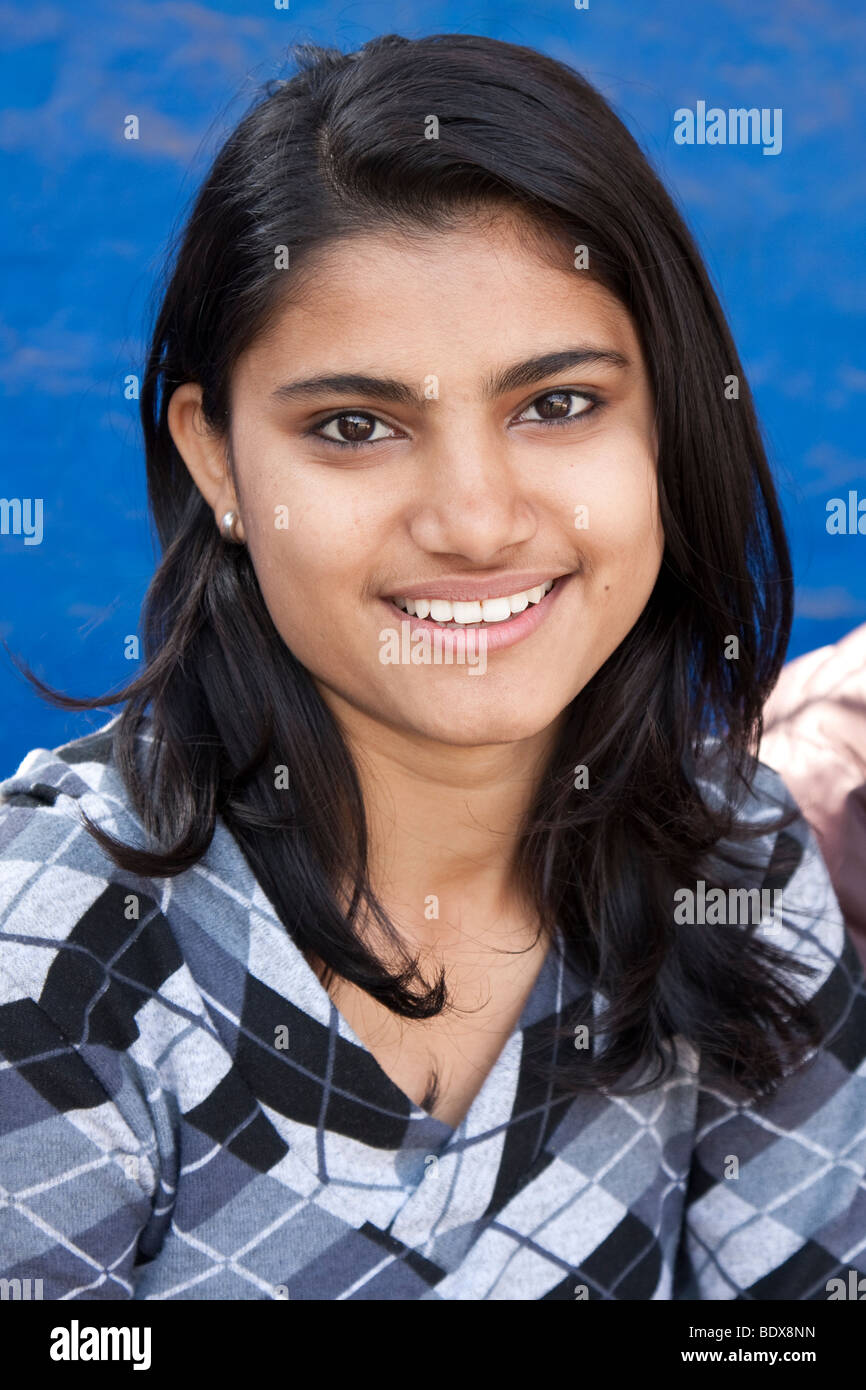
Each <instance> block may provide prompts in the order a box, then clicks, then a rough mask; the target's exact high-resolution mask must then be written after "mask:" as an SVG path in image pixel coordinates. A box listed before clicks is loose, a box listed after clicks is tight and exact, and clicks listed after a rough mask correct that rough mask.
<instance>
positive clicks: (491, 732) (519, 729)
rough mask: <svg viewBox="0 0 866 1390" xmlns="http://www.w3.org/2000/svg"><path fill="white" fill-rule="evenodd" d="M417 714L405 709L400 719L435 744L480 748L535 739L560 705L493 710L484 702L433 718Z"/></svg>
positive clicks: (445, 711) (547, 724)
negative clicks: (484, 704) (479, 705)
mask: <svg viewBox="0 0 866 1390" xmlns="http://www.w3.org/2000/svg"><path fill="white" fill-rule="evenodd" d="M419 713H420V712H419V711H418V710H417V709H413V710H411V711H406V712H405V714H404V718H403V720H402V721H401V722H402V723H403V726H404V727H405V728H407V729H409V730H411V732H412V733H414V734H416V735H418V736H419V737H421V738H429V739H435V741H436V742H437V743H445V744H449V745H450V746H451V747H454V748H481V747H484V746H489V745H490V744H502V743H520V742H523V741H524V740H526V739H531V738H535V737H537V736H538V735H539V734H541V733H543V731H544V730H545V729H546V728H548V727H549V726H550V724H551V723H552V722H553V720H554V719H556V717H557V716H558V715H559V714H560V713H561V708H560V707H556V708H554V709H551V710H548V709H546V708H545V709H543V710H542V709H540V708H537V709H533V708H523V709H517V710H515V709H501V710H497V709H495V708H492V707H491V706H490V705H487V706H485V707H482V708H480V709H479V708H473V709H471V710H467V709H460V708H458V707H455V708H453V710H452V712H451V713H450V714H448V712H447V708H444V707H443V708H441V709H440V710H439V711H437V713H436V715H435V717H434V716H432V713H431V714H430V715H428V717H426V718H424V717H421V718H419ZM425 713H426V711H425Z"/></svg>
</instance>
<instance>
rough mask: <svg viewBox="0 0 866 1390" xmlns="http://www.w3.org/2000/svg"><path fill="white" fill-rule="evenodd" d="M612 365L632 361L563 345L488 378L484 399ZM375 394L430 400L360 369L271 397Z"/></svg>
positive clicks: (401, 401)
mask: <svg viewBox="0 0 866 1390" xmlns="http://www.w3.org/2000/svg"><path fill="white" fill-rule="evenodd" d="M585 366H612V367H620V368H628V367H630V366H631V362H630V360H629V358H628V357H626V356H625V355H624V354H623V353H621V352H615V351H613V349H611V348H602V347H593V346H591V345H589V344H587V345H586V346H583V347H574V348H562V349H561V350H560V351H559V352H545V353H542V354H541V355H540V356H538V357H529V358H527V359H526V360H525V361H523V362H513V363H512V364H511V366H509V367H504V368H503V369H502V370H501V371H499V372H497V373H496V374H495V375H494V376H492V377H487V378H486V379H485V381H484V385H483V393H484V398H485V399H486V400H494V399H495V398H496V397H497V396H502V395H504V394H505V392H506V391H514V390H516V389H517V387H518V386H532V385H534V384H535V382H537V381H543V380H544V378H545V377H548V376H554V375H556V374H557V373H558V372H564V371H566V370H567V369H568V368H569V367H585ZM328 394H334V395H349V396H351V395H357V396H372V397H375V398H376V399H377V400H382V401H391V402H393V403H394V404H395V405H409V406H417V407H418V408H419V409H422V408H423V407H424V406H425V405H428V404H429V399H428V398H427V397H425V396H423V395H421V393H420V392H418V391H416V390H415V388H414V387H412V386H409V385H408V384H407V383H406V382H405V381H397V380H395V379H394V378H393V377H378V376H366V375H364V373H359V372H338V373H330V374H326V375H323V376H311V377H305V378H304V379H303V380H301V381H286V382H284V383H283V385H282V386H277V387H276V389H275V390H273V391H272V392H271V399H272V400H278V401H297V400H304V399H307V398H309V397H311V396H322V395H328Z"/></svg>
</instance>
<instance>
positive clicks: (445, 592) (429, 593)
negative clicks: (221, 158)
mask: <svg viewBox="0 0 866 1390" xmlns="http://www.w3.org/2000/svg"><path fill="white" fill-rule="evenodd" d="M565 577H566V576H565V575H562V574H551V572H550V570H511V571H509V573H508V574H498V575H495V576H493V577H490V576H488V577H487V578H486V579H478V578H474V579H473V578H472V577H471V576H464V577H463V578H462V579H461V578H459V577H457V578H454V579H428V580H425V581H424V582H423V583H422V584H407V585H406V587H405V588H403V589H400V588H394V589H390V590H389V592H388V594H387V595H386V594H383V595H382V597H383V598H384V599H385V600H386V601H390V599H391V598H411V599H416V598H450V599H456V600H457V602H458V603H472V602H473V600H475V599H483V598H510V597H511V595H512V594H522V593H523V592H524V591H525V590H526V589H536V588H537V587H538V585H539V584H546V583H547V581H548V579H564V578H565ZM398 611H399V610H398ZM404 616H405V615H404Z"/></svg>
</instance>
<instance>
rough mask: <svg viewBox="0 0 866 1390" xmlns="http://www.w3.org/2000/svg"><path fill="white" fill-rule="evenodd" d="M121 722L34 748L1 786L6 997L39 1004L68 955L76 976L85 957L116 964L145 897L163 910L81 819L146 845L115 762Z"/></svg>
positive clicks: (151, 884) (155, 888) (0, 969)
mask: <svg viewBox="0 0 866 1390" xmlns="http://www.w3.org/2000/svg"><path fill="white" fill-rule="evenodd" d="M118 720H119V716H117V717H115V718H113V719H111V720H109V722H108V723H107V724H106V725H104V726H103V727H102V728H100V729H97V730H95V731H94V732H93V733H91V734H87V735H85V736H84V737H82V738H78V739H75V740H73V741H72V742H70V743H67V744H64V745H62V746H60V747H58V748H55V749H47V748H34V749H32V750H31V751H30V752H29V753H28V754H27V755H26V757H25V758H24V759H23V760H22V762H21V764H20V766H19V767H18V769H17V770H16V771H15V772H14V773H13V774H12V775H11V776H9V777H6V778H4V779H3V780H2V781H0V976H2V978H3V980H4V991H5V997H6V998H7V999H8V998H9V997H10V993H18V992H20V993H21V994H23V995H25V996H29V997H31V998H35V999H39V998H40V996H41V995H43V994H44V986H45V983H46V979H47V977H48V975H49V974H50V971H51V967H52V965H53V963H54V962H55V961H56V960H57V958H58V956H59V955H61V954H63V955H65V956H66V963H67V966H68V967H69V968H70V970H71V968H72V966H73V963H76V964H77V966H78V967H79V969H78V973H80V972H81V969H83V968H84V966H83V962H84V961H85V960H89V961H94V960H99V959H102V960H107V959H110V958H111V957H112V956H113V955H115V954H116V952H117V951H118V949H120V948H122V945H123V938H124V936H125V935H126V936H130V935H132V934H134V933H135V931H136V929H137V927H138V925H139V922H140V917H141V913H142V910H143V908H144V903H143V902H142V899H143V898H147V899H148V900H149V901H150V906H151V907H152V908H153V909H155V907H156V901H155V900H158V898H159V896H160V888H159V885H158V884H157V883H156V882H155V881H154V880H147V879H141V878H138V877H137V876H135V875H131V874H127V873H125V872H124V871H122V870H120V869H118V868H117V866H116V865H115V864H114V862H113V861H112V860H111V858H110V857H109V856H108V854H107V853H106V852H105V851H104V850H103V849H102V848H101V846H100V845H99V844H98V843H97V841H96V840H95V839H94V838H93V836H92V835H91V834H90V832H89V831H88V829H87V827H86V824H85V822H84V820H83V818H82V813H83V814H84V815H85V816H87V817H88V818H89V819H90V820H91V821H92V822H93V823H95V824H97V825H98V826H99V827H100V828H101V829H103V830H105V831H107V832H108V833H109V834H110V835H112V836H114V837H116V838H117V839H120V840H122V841H123V842H124V843H126V844H132V845H136V846H139V847H142V848H143V847H145V843H146V837H145V832H144V829H143V826H142V825H141V822H140V820H139V818H138V817H137V815H136V814H135V812H134V810H133V808H132V806H131V802H130V798H129V796H128V794H127V791H126V788H125V786H124V784H123V780H122V778H121V776H120V773H119V770H118V768H117V767H116V765H115V763H114V754H113V744H114V732H115V729H116V726H117V723H118ZM64 947H68V948H69V949H68V951H64V949H63V948H64ZM72 973H76V972H75V971H74V970H73V971H72Z"/></svg>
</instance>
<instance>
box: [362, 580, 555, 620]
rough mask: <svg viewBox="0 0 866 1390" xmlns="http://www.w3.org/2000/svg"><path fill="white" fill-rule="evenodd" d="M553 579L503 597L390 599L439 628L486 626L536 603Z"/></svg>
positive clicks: (548, 588) (540, 599)
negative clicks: (467, 599) (468, 599)
mask: <svg viewBox="0 0 866 1390" xmlns="http://www.w3.org/2000/svg"><path fill="white" fill-rule="evenodd" d="M557 582H558V581H557V580H556V579H548V580H547V581H546V583H544V584H538V585H536V586H535V588H532V589H523V590H522V591H521V592H520V593H517V594H508V595H506V596H505V597H503V598H485V599H474V600H471V601H465V602H464V601H462V600H457V599H438V598H437V599H405V598H399V597H397V598H392V599H390V600H389V602H390V603H393V605H394V607H395V608H398V609H399V610H400V612H402V613H406V614H407V615H408V616H409V617H410V618H420V619H422V620H424V621H427V622H430V623H434V624H435V625H436V626H437V627H442V628H467V627H477V628H488V627H495V625H496V624H497V623H505V622H508V621H509V619H511V618H513V617H516V616H517V614H518V613H523V612H525V611H526V609H527V608H532V607H537V606H538V605H539V604H540V603H543V602H544V600H545V599H546V598H547V595H548V594H549V593H550V592H551V590H552V589H553V588H554V587H555V585H556V584H557Z"/></svg>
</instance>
